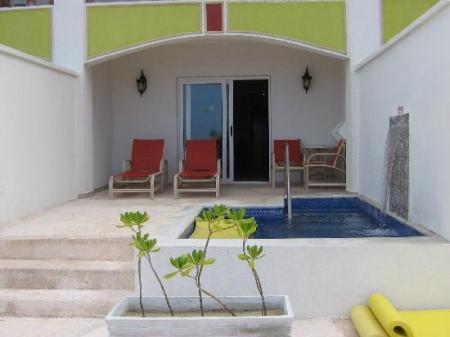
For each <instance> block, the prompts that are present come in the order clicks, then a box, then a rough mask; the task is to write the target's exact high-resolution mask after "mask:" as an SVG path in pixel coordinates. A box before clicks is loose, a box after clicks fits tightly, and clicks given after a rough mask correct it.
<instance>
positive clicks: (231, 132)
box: [230, 125, 233, 137]
mask: <svg viewBox="0 0 450 337" xmlns="http://www.w3.org/2000/svg"><path fill="white" fill-rule="evenodd" d="M230 136H231V137H233V125H231V126H230Z"/></svg>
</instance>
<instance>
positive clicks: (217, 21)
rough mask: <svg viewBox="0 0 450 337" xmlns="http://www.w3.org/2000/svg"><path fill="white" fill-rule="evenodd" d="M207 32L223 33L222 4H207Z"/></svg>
mask: <svg viewBox="0 0 450 337" xmlns="http://www.w3.org/2000/svg"><path fill="white" fill-rule="evenodd" d="M206 30H207V31H208V32H222V31H223V19H222V3H208V4H206Z"/></svg>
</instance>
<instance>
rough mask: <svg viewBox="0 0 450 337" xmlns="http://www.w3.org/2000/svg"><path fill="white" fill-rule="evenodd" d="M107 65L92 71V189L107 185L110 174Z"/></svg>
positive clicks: (110, 152)
mask: <svg viewBox="0 0 450 337" xmlns="http://www.w3.org/2000/svg"><path fill="white" fill-rule="evenodd" d="M109 70H110V68H109V64H108V63H105V64H100V65H98V66H96V67H95V68H94V70H93V83H94V84H93V103H94V109H93V113H92V127H93V130H94V131H95V132H93V135H92V137H93V154H94V159H93V163H94V188H100V187H103V186H105V185H106V184H107V183H108V179H109V177H110V175H111V174H112V171H111V159H112V157H111V156H112V145H111V142H112V131H113V130H112V129H113V127H112V112H111V86H110V76H109Z"/></svg>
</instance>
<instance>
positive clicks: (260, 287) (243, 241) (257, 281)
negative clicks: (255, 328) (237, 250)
mask: <svg viewBox="0 0 450 337" xmlns="http://www.w3.org/2000/svg"><path fill="white" fill-rule="evenodd" d="M247 240H248V238H247V237H244V238H243V240H242V253H244V254H245V246H246V244H247ZM247 264H248V266H249V267H250V269H251V270H252V273H253V277H254V279H255V283H256V289H258V292H259V296H261V303H262V315H263V316H267V309H266V300H265V299H264V292H263V289H262V285H261V280H260V279H259V275H258V272H257V271H256V269H255V268H252V267H251V266H250V262H248V261H247Z"/></svg>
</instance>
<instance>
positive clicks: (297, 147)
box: [272, 139, 303, 188]
mask: <svg viewBox="0 0 450 337" xmlns="http://www.w3.org/2000/svg"><path fill="white" fill-rule="evenodd" d="M286 144H289V161H290V169H291V171H298V172H299V173H300V179H301V178H302V176H303V155H302V142H301V140H300V139H275V140H274V141H273V153H272V187H273V188H275V184H276V178H277V171H285V165H286V163H285V161H284V154H285V151H286V149H285V146H286Z"/></svg>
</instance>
